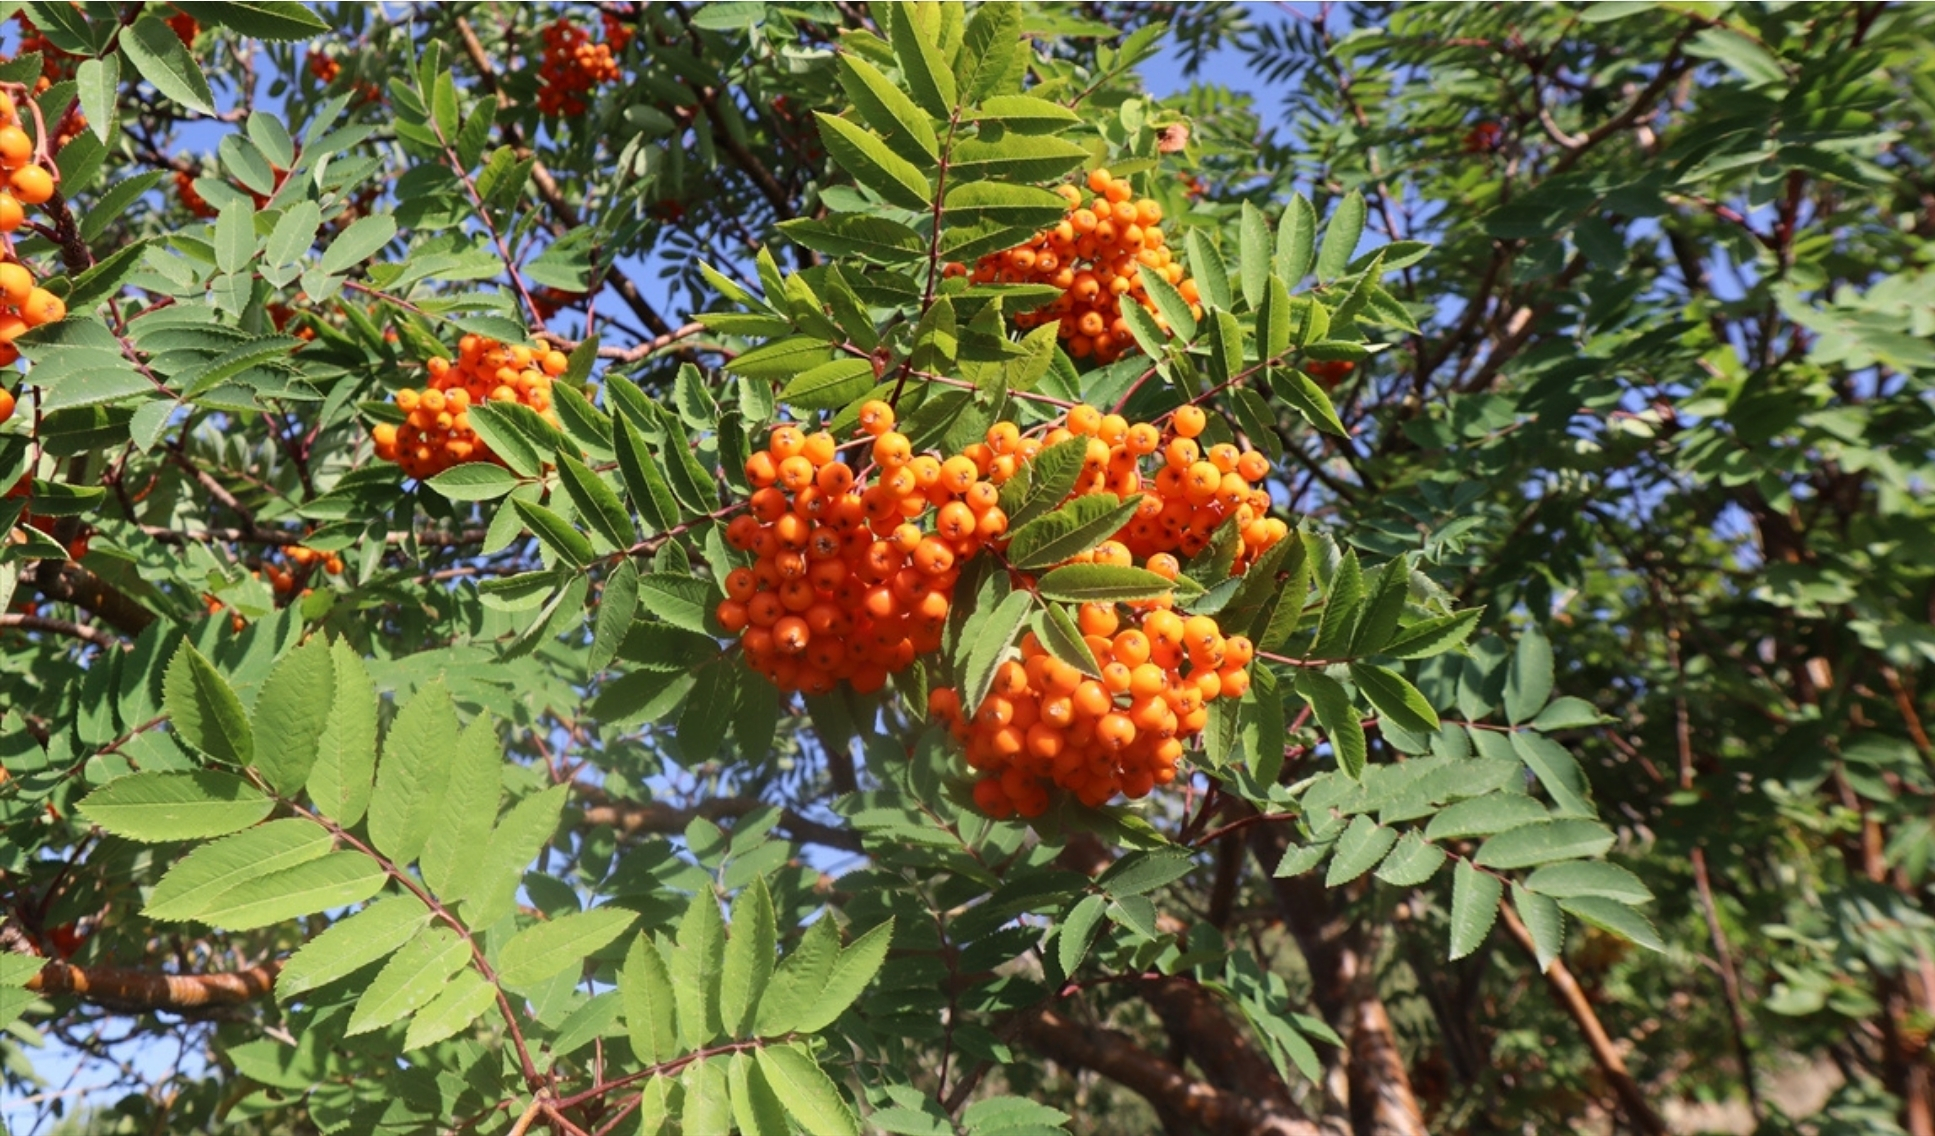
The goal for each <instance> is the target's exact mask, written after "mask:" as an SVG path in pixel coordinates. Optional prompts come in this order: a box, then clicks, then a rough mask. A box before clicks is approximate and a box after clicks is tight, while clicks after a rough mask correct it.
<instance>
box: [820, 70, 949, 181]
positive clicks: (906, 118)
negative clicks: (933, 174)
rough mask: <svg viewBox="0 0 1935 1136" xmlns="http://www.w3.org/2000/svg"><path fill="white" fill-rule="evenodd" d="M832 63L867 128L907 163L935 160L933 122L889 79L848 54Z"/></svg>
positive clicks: (938, 148) (936, 147)
mask: <svg viewBox="0 0 1935 1136" xmlns="http://www.w3.org/2000/svg"><path fill="white" fill-rule="evenodd" d="M835 62H836V64H837V66H838V67H839V72H840V87H841V89H843V90H844V91H846V94H847V100H848V101H849V102H851V103H852V104H853V108H854V110H855V111H857V112H859V115H860V117H861V119H862V120H863V121H864V122H865V123H866V124H867V125H868V126H871V127H872V128H873V129H875V130H877V131H879V132H880V133H881V134H882V135H883V136H885V138H886V139H887V144H888V145H890V146H892V147H893V148H894V149H895V150H896V151H897V152H898V153H899V154H900V155H901V156H902V157H904V158H906V159H908V160H909V161H913V162H934V161H938V160H939V158H940V156H941V145H940V140H939V139H938V138H936V137H935V136H934V125H933V123H932V122H930V121H929V120H928V117H927V115H926V114H925V113H923V112H922V111H921V109H920V108H919V107H917V106H915V105H914V100H912V99H910V98H908V97H907V95H906V93H905V92H903V91H902V90H901V89H900V88H899V87H897V86H895V85H894V82H893V80H891V79H889V78H887V76H886V75H884V74H882V73H881V71H880V69H879V68H878V67H875V66H874V65H873V64H871V63H869V62H867V61H866V60H865V59H863V58H861V57H860V56H858V55H855V54H853V53H852V52H847V51H843V52H841V53H840V54H839V55H838V56H837V57H836V60H835Z"/></svg>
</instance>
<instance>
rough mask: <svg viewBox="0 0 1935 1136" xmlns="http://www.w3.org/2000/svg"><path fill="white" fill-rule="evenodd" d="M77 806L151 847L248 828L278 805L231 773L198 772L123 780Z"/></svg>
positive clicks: (106, 826) (91, 817) (140, 775)
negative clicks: (167, 842) (166, 842)
mask: <svg viewBox="0 0 1935 1136" xmlns="http://www.w3.org/2000/svg"><path fill="white" fill-rule="evenodd" d="M177 657H179V656H177ZM78 807H79V809H80V812H81V815H82V816H85V817H86V818H87V819H88V820H90V821H93V822H94V823H95V824H98V825H100V826H101V827H102V828H104V829H106V830H108V831H109V832H111V833H113V834H114V835H116V836H123V837H126V838H127V839H129V840H138V841H141V842H143V843H148V844H152V843H156V842H158V841H164V840H203V839H206V838H208V837H211V836H223V835H226V834H227V833H231V832H234V831H236V830H237V829H242V828H247V827H248V826H250V825H252V824H254V823H255V822H256V821H259V820H261V819H262V818H263V817H265V816H268V815H269V810H271V809H273V808H274V807H275V802H274V801H273V800H271V799H270V798H268V797H266V796H264V795H263V794H262V793H261V792H260V791H259V790H257V789H256V788H255V787H254V786H252V785H250V784H249V783H248V782H247V781H244V780H242V779H241V778H240V777H237V776H236V775H234V774H233V773H218V772H216V771H214V770H208V769H197V770H193V771H188V772H156V773H134V774H130V775H129V776H126V777H119V778H116V779H115V780H113V781H110V782H108V783H107V784H106V785H103V786H101V787H100V788H99V789H96V790H94V791H93V792H92V793H89V794H88V795H87V796H86V797H84V798H83V799H82V800H81V803H80V805H79V806H78Z"/></svg>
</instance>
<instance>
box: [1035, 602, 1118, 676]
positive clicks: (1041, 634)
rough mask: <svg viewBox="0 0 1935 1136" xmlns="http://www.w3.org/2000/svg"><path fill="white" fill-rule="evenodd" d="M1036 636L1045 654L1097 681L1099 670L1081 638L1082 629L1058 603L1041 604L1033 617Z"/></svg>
mask: <svg viewBox="0 0 1935 1136" xmlns="http://www.w3.org/2000/svg"><path fill="white" fill-rule="evenodd" d="M1035 636H1036V638H1038V639H1040V640H1041V645H1042V646H1043V647H1044V648H1046V649H1047V651H1048V653H1049V654H1051V655H1053V656H1055V657H1056V658H1057V659H1060V660H1061V661H1062V662H1064V663H1067V664H1068V665H1069V666H1071V667H1074V668H1075V669H1076V670H1078V671H1080V672H1082V673H1083V674H1085V675H1088V676H1089V677H1090V678H1100V677H1101V675H1102V668H1101V667H1100V666H1099V665H1097V663H1096V662H1095V654H1094V652H1092V651H1090V650H1089V649H1088V641H1087V640H1086V639H1084V638H1083V637H1082V630H1081V628H1080V627H1077V626H1076V624H1075V619H1074V617H1073V616H1071V615H1069V614H1068V611H1067V609H1065V608H1063V607H1062V606H1061V605H1059V604H1043V605H1042V606H1041V610H1040V612H1039V613H1037V614H1036V616H1035Z"/></svg>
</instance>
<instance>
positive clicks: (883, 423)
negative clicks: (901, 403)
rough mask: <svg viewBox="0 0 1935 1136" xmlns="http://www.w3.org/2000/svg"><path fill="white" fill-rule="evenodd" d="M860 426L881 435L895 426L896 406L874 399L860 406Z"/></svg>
mask: <svg viewBox="0 0 1935 1136" xmlns="http://www.w3.org/2000/svg"><path fill="white" fill-rule="evenodd" d="M860 428H861V429H862V430H864V431H866V432H867V433H869V434H872V435H874V436H875V437H879V436H880V435H882V434H885V433H886V432H887V431H889V430H891V429H893V428H894V408H893V407H891V406H889V405H887V404H886V403H884V402H882V401H880V400H879V399H877V398H876V399H873V400H871V401H869V402H867V403H866V404H864V405H863V406H861V407H860Z"/></svg>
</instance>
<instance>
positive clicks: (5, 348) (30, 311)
mask: <svg viewBox="0 0 1935 1136" xmlns="http://www.w3.org/2000/svg"><path fill="white" fill-rule="evenodd" d="M16 89H18V88H16ZM44 156H45V155H44V154H42V153H39V152H37V151H36V150H35V148H34V142H33V139H32V138H29V137H28V136H27V132H26V131H25V130H22V129H21V128H20V120H19V116H18V115H17V114H16V113H15V111H14V100H13V98H12V96H11V95H9V94H7V93H6V92H4V91H0V177H3V178H4V179H5V183H6V188H5V189H0V237H5V238H10V237H11V235H12V234H13V233H14V232H15V231H16V230H18V229H19V228H20V227H21V226H22V225H24V224H26V223H27V211H26V209H25V206H29V205H41V204H44V203H45V202H46V201H47V200H48V199H49V198H51V197H53V196H54V176H53V175H52V174H50V173H48V172H47V168H46V167H45V166H43V165H42V164H41V160H42V159H43V158H44ZM66 316H67V305H66V304H65V303H63V302H62V301H61V299H60V297H58V296H56V295H54V294H53V293H52V292H49V291H47V290H46V289H45V288H41V287H38V286H37V285H36V284H35V283H34V277H33V273H31V272H29V271H28V270H27V267H26V266H25V265H23V264H21V263H20V262H19V260H17V259H15V257H14V252H13V245H12V241H11V239H5V240H4V241H0V367H4V366H11V365H12V364H13V363H14V362H15V361H16V360H17V359H19V358H20V352H19V349H17V348H16V347H15V346H14V343H13V341H14V340H15V339H16V338H18V337H19V336H20V334H21V333H22V332H25V331H27V330H28V329H29V328H35V327H39V326H40V325H41V324H46V323H57V322H59V321H60V320H62V319H64V318H66Z"/></svg>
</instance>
